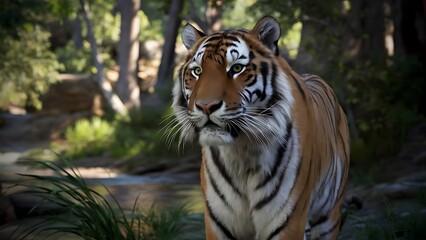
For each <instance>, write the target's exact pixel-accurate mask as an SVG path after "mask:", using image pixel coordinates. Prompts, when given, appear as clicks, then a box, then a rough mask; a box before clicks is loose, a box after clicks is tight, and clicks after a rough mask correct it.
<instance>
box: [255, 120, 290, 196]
mask: <svg viewBox="0 0 426 240" xmlns="http://www.w3.org/2000/svg"><path fill="white" fill-rule="evenodd" d="M292 126H293V124H292V123H291V122H289V123H287V130H286V135H285V137H284V142H283V144H281V145H280V146H279V148H278V151H277V154H276V157H275V160H274V166H273V167H272V171H271V172H270V173H269V174H268V175H267V176H266V177H265V178H264V179H263V180H262V181H261V182H260V183H259V184H258V185H257V186H256V190H258V189H260V188H261V187H264V186H265V185H266V184H267V183H268V182H269V181H271V179H273V178H274V177H275V175H276V174H277V171H278V168H279V166H280V164H281V163H282V158H283V156H284V153H285V152H286V150H287V146H288V140H289V139H290V136H291V129H292Z"/></svg>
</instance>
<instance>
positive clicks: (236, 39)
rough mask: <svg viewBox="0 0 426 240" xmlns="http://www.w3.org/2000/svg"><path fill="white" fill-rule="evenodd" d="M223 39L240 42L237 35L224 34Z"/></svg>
mask: <svg viewBox="0 0 426 240" xmlns="http://www.w3.org/2000/svg"><path fill="white" fill-rule="evenodd" d="M225 39H227V40H231V41H235V42H240V40H239V39H238V38H237V37H234V36H230V35H225Z"/></svg>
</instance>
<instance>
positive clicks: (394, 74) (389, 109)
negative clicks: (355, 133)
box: [346, 59, 426, 163]
mask: <svg viewBox="0 0 426 240" xmlns="http://www.w3.org/2000/svg"><path fill="white" fill-rule="evenodd" d="M422 71H423V70H422V67H421V65H420V64H419V62H417V61H415V60H413V59H404V60H403V61H402V60H398V59H397V60H394V63H393V64H392V65H390V66H387V65H382V64H377V63H372V62H368V61H366V62H358V64H357V65H355V67H351V68H350V70H348V72H347V73H346V75H347V76H348V82H349V85H348V101H349V103H350V104H351V105H352V106H353V107H354V111H355V112H356V113H357V116H356V117H357V119H356V125H357V128H358V130H359V132H360V137H361V139H357V140H354V141H353V143H352V159H353V160H354V162H358V163H363V162H364V163H368V162H370V161H371V159H380V158H384V157H387V156H392V155H395V154H396V153H397V151H399V148H400V146H401V144H402V142H403V140H404V136H405V134H406V133H407V131H408V130H409V128H410V127H412V126H413V125H414V124H416V123H418V122H420V121H422V120H424V119H425V116H424V115H422V114H421V113H420V108H421V107H422V104H421V101H422V97H423V89H425V88H426V82H425V81H424V79H423V77H424V74H423V73H422Z"/></svg>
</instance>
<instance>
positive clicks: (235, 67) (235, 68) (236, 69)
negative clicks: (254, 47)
mask: <svg viewBox="0 0 426 240" xmlns="http://www.w3.org/2000/svg"><path fill="white" fill-rule="evenodd" d="M241 70H243V65H241V64H234V65H233V66H232V71H233V72H234V73H239V72H241Z"/></svg>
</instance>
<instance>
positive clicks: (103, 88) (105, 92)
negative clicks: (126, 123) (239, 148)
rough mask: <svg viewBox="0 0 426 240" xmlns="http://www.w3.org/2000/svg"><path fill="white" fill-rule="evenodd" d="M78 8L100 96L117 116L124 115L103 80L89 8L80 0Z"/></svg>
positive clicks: (119, 102) (102, 69)
mask: <svg viewBox="0 0 426 240" xmlns="http://www.w3.org/2000/svg"><path fill="white" fill-rule="evenodd" d="M80 7H81V14H82V16H83V19H84V21H85V23H86V27H87V38H88V40H89V43H90V46H91V56H92V59H93V61H94V64H95V68H96V82H97V83H98V84H99V86H100V88H101V91H102V94H103V95H104V97H105V99H106V100H107V101H108V103H109V104H110V105H111V108H112V109H113V110H114V111H116V112H118V113H119V114H122V115H124V114H125V113H126V112H127V109H126V107H125V106H124V104H123V102H122V101H121V100H120V98H119V97H118V96H117V95H116V94H114V92H113V89H112V86H111V84H110V83H109V82H108V81H107V80H106V79H105V76H104V66H103V65H102V63H101V61H100V60H99V54H98V47H97V44H96V39H95V35H94V34H93V29H92V24H91V22H90V19H89V15H88V12H89V8H88V6H87V5H86V4H85V2H84V0H80Z"/></svg>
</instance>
